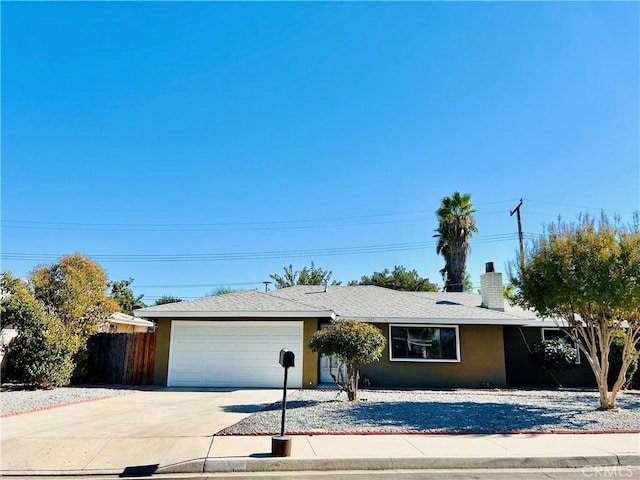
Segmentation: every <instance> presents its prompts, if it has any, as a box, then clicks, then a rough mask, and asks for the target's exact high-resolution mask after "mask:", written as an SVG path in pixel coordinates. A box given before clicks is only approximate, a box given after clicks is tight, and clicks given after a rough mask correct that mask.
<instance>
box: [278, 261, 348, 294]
mask: <svg viewBox="0 0 640 480" xmlns="http://www.w3.org/2000/svg"><path fill="white" fill-rule="evenodd" d="M332 274H333V272H332V271H330V270H324V269H322V268H320V267H316V266H315V264H314V263H313V262H311V266H310V267H304V268H303V269H302V270H299V271H295V270H294V269H293V265H289V266H288V267H284V275H283V276H280V275H278V274H277V273H274V274H273V275H270V277H271V278H272V279H273V281H274V282H275V283H276V288H286V287H293V286H294V285H325V284H328V283H329V280H331V275H332ZM331 284H332V285H339V284H340V282H336V281H334V282H332V283H331Z"/></svg>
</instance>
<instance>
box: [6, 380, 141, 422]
mask: <svg viewBox="0 0 640 480" xmlns="http://www.w3.org/2000/svg"><path fill="white" fill-rule="evenodd" d="M134 391H135V390H130V389H126V388H119V387H115V388H109V387H108V388H104V387H93V386H84V387H63V388H55V389H53V390H25V389H22V388H18V387H16V386H14V385H10V384H9V385H3V386H2V392H1V393H0V403H1V405H2V410H1V413H2V415H11V414H13V413H18V412H26V411H29V410H37V409H41V408H48V407H54V406H56V405H66V404H69V403H77V402H82V401H86V400H93V399H97V398H105V397H117V396H120V395H128V394H130V393H133V392H134Z"/></svg>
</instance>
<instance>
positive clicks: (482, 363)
mask: <svg viewBox="0 0 640 480" xmlns="http://www.w3.org/2000/svg"><path fill="white" fill-rule="evenodd" d="M375 325H376V326H377V327H378V328H379V329H380V330H381V331H382V333H383V334H384V336H385V337H386V338H387V346H386V347H385V350H384V352H383V354H382V358H381V359H380V361H379V362H374V363H372V364H370V365H364V366H363V367H362V368H361V372H360V375H361V378H362V377H363V376H367V378H369V380H370V382H371V386H372V387H416V388H417V387H425V388H430V387H434V388H439V387H444V388H450V387H451V388H452V387H481V386H483V383H485V382H488V383H489V385H490V386H492V387H505V386H506V374H505V364H504V343H503V334H502V326H499V325H460V327H459V335H460V362H455V363H447V362H392V361H390V360H389V343H388V341H389V325H387V324H375Z"/></svg>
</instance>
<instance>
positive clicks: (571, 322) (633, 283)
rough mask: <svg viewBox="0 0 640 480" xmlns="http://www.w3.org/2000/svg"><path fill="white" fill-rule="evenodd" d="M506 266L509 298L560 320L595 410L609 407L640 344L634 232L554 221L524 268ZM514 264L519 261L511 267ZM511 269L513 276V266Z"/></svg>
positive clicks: (639, 239) (638, 243) (639, 262)
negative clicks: (512, 291)
mask: <svg viewBox="0 0 640 480" xmlns="http://www.w3.org/2000/svg"><path fill="white" fill-rule="evenodd" d="M519 263H520V262H512V263H511V270H512V272H511V277H512V281H513V282H514V284H515V286H516V288H517V289H518V292H517V293H516V295H515V302H516V303H517V304H519V305H521V306H523V307H525V308H532V309H534V310H535V311H536V312H538V314H539V315H541V316H542V317H551V318H560V319H563V320H564V321H565V322H566V324H567V325H568V328H566V329H565V331H566V333H567V335H568V336H569V337H570V338H571V339H572V340H573V341H574V342H575V343H576V345H578V347H579V348H580V350H581V351H582V352H583V353H584V356H585V358H586V360H587V361H588V362H589V365H590V366H591V369H592V371H593V374H594V376H595V378H596V382H597V384H598V390H599V393H600V407H601V408H603V409H614V408H615V401H616V395H617V394H618V391H619V390H620V388H621V387H622V386H623V385H624V383H625V379H626V373H627V370H628V369H629V366H630V365H632V364H633V362H634V361H635V360H636V358H637V357H638V351H637V350H636V345H637V344H638V342H639V341H640V230H639V229H638V228H637V227H635V226H623V225H620V224H615V225H614V224H611V222H610V221H609V220H608V218H607V217H606V216H605V215H604V214H603V215H602V216H601V218H600V221H599V222H595V221H594V220H593V219H591V218H589V217H581V219H580V221H579V222H578V223H577V224H576V223H566V222H562V221H559V222H558V223H556V224H552V225H551V226H549V227H548V228H547V231H546V232H545V234H544V235H543V236H541V237H540V238H539V239H538V240H537V241H535V242H534V244H533V247H532V249H531V251H530V252H529V253H528V255H527V260H526V262H525V265H524V266H522V265H519ZM514 265H517V266H515V267H514ZM514 269H516V273H515V274H514V273H513V270H514ZM621 332H624V333H625V336H624V341H623V342H624V343H623V345H622V350H621V361H620V371H619V373H618V376H617V378H616V380H615V381H614V383H613V386H612V387H611V391H609V388H608V384H607V376H608V374H609V370H610V365H609V353H610V351H611V347H612V344H613V342H614V340H615V339H616V338H617V337H618V336H619V335H620V333H621Z"/></svg>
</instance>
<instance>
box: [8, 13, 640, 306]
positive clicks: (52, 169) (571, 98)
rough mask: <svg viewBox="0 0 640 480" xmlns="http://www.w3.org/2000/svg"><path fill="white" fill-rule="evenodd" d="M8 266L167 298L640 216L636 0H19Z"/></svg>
mask: <svg viewBox="0 0 640 480" xmlns="http://www.w3.org/2000/svg"><path fill="white" fill-rule="evenodd" d="M1 9H2V12H1V13H2V270H3V271H6V270H9V271H12V272H13V273H14V274H16V275H20V276H26V275H27V274H28V272H29V271H30V270H31V269H32V268H33V267H34V265H36V264H38V263H50V262H52V261H53V260H54V259H55V258H56V257H57V256H59V255H62V254H65V253H73V252H80V253H82V254H85V255H89V256H91V257H92V258H94V259H95V260H96V261H98V262H99V263H100V264H101V265H102V266H103V267H104V268H105V269H106V270H107V271H108V274H109V277H110V278H111V279H112V280H119V279H125V278H129V277H132V278H133V279H134V283H133V289H134V291H135V292H136V293H138V294H144V295H145V300H146V301H148V302H152V301H153V300H154V299H155V298H157V297H158V296H160V295H162V294H171V295H175V296H179V297H182V298H193V297H199V296H203V295H205V294H207V293H209V292H211V291H212V290H214V289H215V288H217V287H220V286H228V287H232V288H263V285H262V283H261V282H262V281H263V280H268V279H269V274H271V273H282V269H283V267H284V266H285V265H288V264H290V263H291V264H293V265H294V267H295V268H297V269H300V268H302V267H303V266H304V265H308V264H309V263H310V262H311V261H312V260H313V261H315V263H316V265H318V266H320V267H322V268H326V269H329V270H332V271H333V279H335V280H342V281H343V282H347V281H349V280H354V279H359V278H360V277H361V276H362V275H365V274H367V275H370V274H371V273H372V272H374V271H380V270H382V269H384V268H390V269H392V268H393V266H394V265H404V266H405V267H407V268H409V269H416V270H417V271H418V272H419V273H420V274H421V275H422V276H425V277H428V278H429V279H430V280H432V281H434V282H437V283H439V284H440V285H442V284H443V282H442V279H441V278H440V275H439V273H438V271H439V270H440V268H442V265H443V260H442V258H441V257H438V256H437V255H436V253H435V241H434V239H433V238H432V236H433V232H434V229H435V228H436V226H437V222H436V217H435V210H436V209H437V208H438V205H439V203H440V199H441V198H442V196H444V195H450V194H452V193H453V191H455V190H460V191H462V192H466V193H470V194H471V196H472V199H473V202H474V204H475V206H476V208H477V210H478V213H477V214H476V221H477V224H478V228H479V233H478V234H477V235H476V236H475V237H474V238H473V240H472V243H471V255H470V257H469V263H468V270H469V272H470V273H471V275H472V279H473V281H474V284H476V285H477V286H479V278H478V277H479V275H480V274H481V273H482V272H483V270H484V263H485V262H486V261H494V262H495V263H496V267H497V269H498V270H499V271H505V263H506V262H507V261H508V260H510V259H513V258H515V257H516V254H517V246H518V242H517V225H516V220H515V217H510V216H509V211H510V210H511V209H512V208H514V207H515V206H516V205H517V203H518V201H519V199H520V198H523V199H524V205H523V208H522V215H523V229H524V231H525V233H527V234H528V235H531V234H539V233H541V232H542V229H543V224H544V223H545V222H546V223H548V222H552V221H554V220H555V219H556V218H557V217H558V215H561V216H562V217H563V218H566V219H574V218H575V217H576V215H577V214H578V213H579V212H581V211H582V212H590V213H592V214H598V213H599V212H600V211H601V210H604V211H605V212H606V213H608V214H609V215H613V214H614V213H618V214H619V215H620V216H622V218H623V219H627V220H628V219H630V218H631V212H632V211H634V210H637V209H640V160H639V159H640V126H639V117H640V96H639V90H640V75H639V71H640V66H639V58H640V54H639V53H640V52H639V45H640V33H639V20H640V4H638V3H636V2H629V3H613V2H585V3H580V2H560V3H555V2H554V3H552V2H535V3H508V2H498V3H491V2H477V3H462V2H452V3H431V2H430V3H420V2H407V3H383V2H375V3H369V2H356V3H338V2H330V3H295V2H281V3H269V2H256V3H248V2H225V3H215V2H192V3H171V2H143V3H127V2H96V3H76V2H68V3H61V2H40V3H35V2H34V3H27V2H2V5H1Z"/></svg>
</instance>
